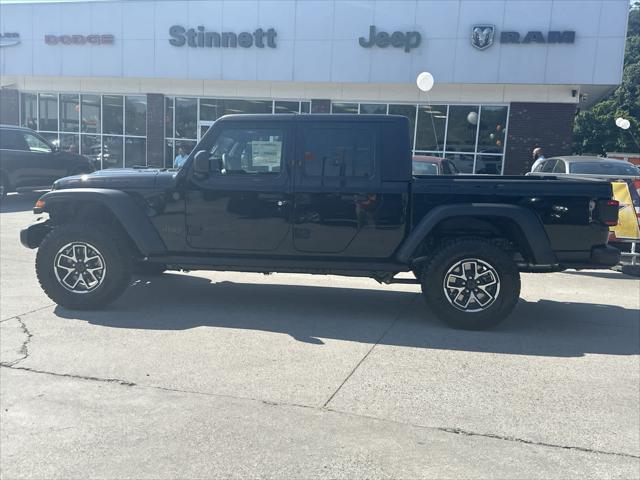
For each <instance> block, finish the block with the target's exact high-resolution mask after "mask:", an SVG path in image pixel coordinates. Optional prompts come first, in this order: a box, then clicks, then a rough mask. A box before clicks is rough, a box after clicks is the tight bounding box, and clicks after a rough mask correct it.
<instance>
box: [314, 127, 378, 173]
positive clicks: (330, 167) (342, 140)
mask: <svg viewBox="0 0 640 480" xmlns="http://www.w3.org/2000/svg"><path fill="white" fill-rule="evenodd" d="M376 138H377V136H376V134H375V129H374V128H355V129H349V128H344V129H340V128H322V127H315V128H314V127H310V128H308V129H306V131H305V133H304V143H303V145H304V147H303V155H304V157H303V172H304V175H305V176H307V177H351V178H370V177H372V176H373V174H374V171H375V170H374V169H375V161H376Z"/></svg>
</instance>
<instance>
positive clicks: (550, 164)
mask: <svg viewBox="0 0 640 480" xmlns="http://www.w3.org/2000/svg"><path fill="white" fill-rule="evenodd" d="M555 166H556V160H547V161H546V162H544V165H542V169H541V170H540V171H541V172H545V173H552V172H553V169H554V168H555Z"/></svg>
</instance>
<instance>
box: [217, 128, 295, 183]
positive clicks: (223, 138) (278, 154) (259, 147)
mask: <svg viewBox="0 0 640 480" xmlns="http://www.w3.org/2000/svg"><path fill="white" fill-rule="evenodd" d="M283 144H284V132H283V131H282V130H278V129H260V128H256V129H251V128H250V129H241V128H237V129H235V128H234V129H228V130H223V131H222V132H221V133H220V135H218V137H217V139H216V141H215V142H214V144H213V145H212V147H211V148H210V150H209V162H210V165H211V170H212V171H213V172H215V173H219V174H220V175H246V174H254V175H256V174H277V173H280V169H281V166H282V156H283Z"/></svg>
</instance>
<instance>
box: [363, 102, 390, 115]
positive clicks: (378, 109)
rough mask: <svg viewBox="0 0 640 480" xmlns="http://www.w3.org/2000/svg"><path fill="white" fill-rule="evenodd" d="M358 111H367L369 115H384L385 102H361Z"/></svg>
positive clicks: (385, 110)
mask: <svg viewBox="0 0 640 480" xmlns="http://www.w3.org/2000/svg"><path fill="white" fill-rule="evenodd" d="M360 113H367V114H371V115H386V113H387V104H386V103H361V104H360Z"/></svg>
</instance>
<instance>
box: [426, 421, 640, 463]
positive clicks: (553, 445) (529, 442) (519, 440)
mask: <svg viewBox="0 0 640 480" xmlns="http://www.w3.org/2000/svg"><path fill="white" fill-rule="evenodd" d="M427 428H434V429H435V430H440V431H441V432H447V433H453V434H456V435H465V436H467V437H485V438H495V439H496V440H505V441H508V442H517V443H524V444H526V445H539V446H541V447H551V448H563V449H565V450H578V451H580V452H586V453H599V454H601V455H615V456H618V457H627V458H637V459H640V455H633V454H631V453H620V452H608V451H606V450H594V449H591V448H585V447H575V446H570V445H558V444H556V443H546V442H536V441H533V440H527V439H524V438H518V437H511V436H508V435H496V434H493V433H478V432H470V431H468V430H462V429H460V428H444V427H427Z"/></svg>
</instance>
